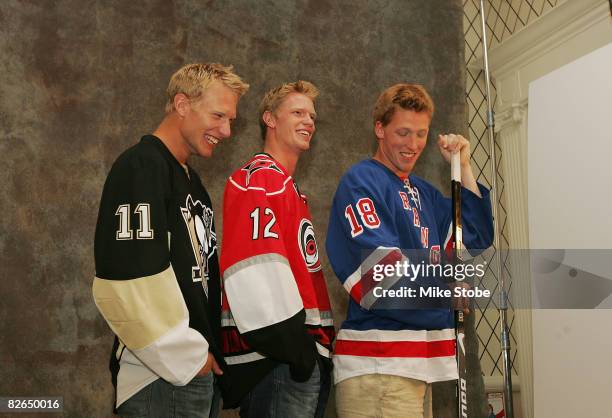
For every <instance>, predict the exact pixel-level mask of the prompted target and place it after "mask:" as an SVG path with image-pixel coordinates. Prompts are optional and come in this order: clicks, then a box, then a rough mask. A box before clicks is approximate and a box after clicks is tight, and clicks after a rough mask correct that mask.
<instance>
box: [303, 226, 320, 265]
mask: <svg viewBox="0 0 612 418" xmlns="http://www.w3.org/2000/svg"><path fill="white" fill-rule="evenodd" d="M298 244H299V246H300V251H301V252H302V257H304V261H305V262H306V267H307V268H308V271H309V272H311V273H313V272H315V271H319V270H321V262H320V261H319V248H318V247H317V240H316V239H315V234H314V228H313V227H312V223H311V222H310V221H309V220H308V219H302V221H301V222H300V229H299V231H298Z"/></svg>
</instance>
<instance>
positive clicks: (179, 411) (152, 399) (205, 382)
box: [117, 373, 213, 418]
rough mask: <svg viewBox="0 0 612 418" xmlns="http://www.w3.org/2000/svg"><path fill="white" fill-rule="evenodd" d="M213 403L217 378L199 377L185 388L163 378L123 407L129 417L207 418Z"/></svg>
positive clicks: (125, 415) (123, 411)
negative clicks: (214, 379) (214, 382)
mask: <svg viewBox="0 0 612 418" xmlns="http://www.w3.org/2000/svg"><path fill="white" fill-rule="evenodd" d="M212 402H213V375H212V373H208V374H207V375H206V376H196V377H194V378H193V380H191V382H189V383H188V384H187V385H185V386H174V385H172V384H170V383H168V382H166V381H165V380H163V379H157V380H156V381H155V382H153V383H151V384H149V385H147V386H145V387H144V388H142V389H141V390H140V391H139V392H137V393H136V394H135V395H133V396H132V397H131V398H130V399H128V400H127V401H125V402H124V403H122V404H121V406H119V408H118V409H117V412H118V413H119V415H120V416H121V417H125V418H191V417H201V418H207V417H208V415H209V413H210V409H211V404H212Z"/></svg>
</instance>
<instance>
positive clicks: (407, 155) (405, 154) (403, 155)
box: [400, 151, 416, 158]
mask: <svg viewBox="0 0 612 418" xmlns="http://www.w3.org/2000/svg"><path fill="white" fill-rule="evenodd" d="M400 155H401V156H402V157H405V158H413V157H414V156H416V152H406V151H400Z"/></svg>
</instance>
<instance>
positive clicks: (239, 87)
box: [165, 63, 249, 114]
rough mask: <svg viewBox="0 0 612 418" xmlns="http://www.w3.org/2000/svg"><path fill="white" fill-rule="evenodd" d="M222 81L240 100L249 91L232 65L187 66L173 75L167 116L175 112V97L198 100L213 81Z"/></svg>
mask: <svg viewBox="0 0 612 418" xmlns="http://www.w3.org/2000/svg"><path fill="white" fill-rule="evenodd" d="M216 80H218V81H220V82H222V83H223V84H224V85H225V86H226V87H228V88H230V89H231V90H232V91H233V92H234V93H236V95H238V98H240V97H241V96H242V95H243V94H244V93H246V92H247V90H248V89H249V85H248V84H247V83H245V82H244V81H242V79H241V78H240V77H239V76H238V75H236V74H235V73H234V72H233V67H232V66H231V65H229V66H227V67H225V66H223V65H221V64H217V63H212V64H205V63H198V64H187V65H185V66H184V67H182V68H180V69H179V70H178V71H177V72H175V73H174V74H172V77H171V78H170V83H169V84H168V89H167V90H166V94H167V95H168V100H167V101H166V109H165V110H166V114H168V113H171V112H172V111H174V110H175V109H174V96H176V95H177V94H179V93H182V94H184V95H185V96H187V97H188V98H189V99H190V100H198V99H199V98H200V97H201V96H202V93H204V90H206V88H207V87H208V86H209V85H210V83H212V82H213V81H216Z"/></svg>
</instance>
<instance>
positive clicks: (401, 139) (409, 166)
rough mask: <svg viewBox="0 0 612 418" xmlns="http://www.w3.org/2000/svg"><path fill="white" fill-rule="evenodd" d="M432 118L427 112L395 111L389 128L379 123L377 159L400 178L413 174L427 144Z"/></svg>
mask: <svg viewBox="0 0 612 418" xmlns="http://www.w3.org/2000/svg"><path fill="white" fill-rule="evenodd" d="M430 122H431V117H430V116H429V114H427V113H425V112H415V111H414V110H404V109H401V108H399V109H396V110H395V112H394V114H393V117H392V118H391V120H390V121H389V123H388V124H387V125H386V126H383V124H382V122H381V121H377V122H376V124H375V126H374V132H375V134H376V138H377V139H378V150H377V151H376V154H375V155H374V158H375V159H376V160H378V161H380V162H381V163H383V164H384V165H385V166H386V167H387V168H389V169H390V170H391V171H393V172H394V173H395V174H397V175H398V176H400V177H406V176H408V174H410V172H412V170H413V168H414V165H415V164H416V162H417V160H418V158H419V156H420V155H421V152H423V149H425V144H426V143H427V134H428V133H429V124H430Z"/></svg>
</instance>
